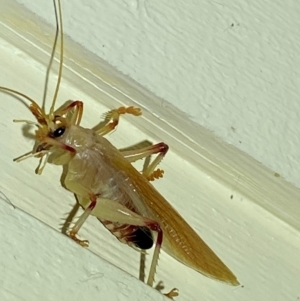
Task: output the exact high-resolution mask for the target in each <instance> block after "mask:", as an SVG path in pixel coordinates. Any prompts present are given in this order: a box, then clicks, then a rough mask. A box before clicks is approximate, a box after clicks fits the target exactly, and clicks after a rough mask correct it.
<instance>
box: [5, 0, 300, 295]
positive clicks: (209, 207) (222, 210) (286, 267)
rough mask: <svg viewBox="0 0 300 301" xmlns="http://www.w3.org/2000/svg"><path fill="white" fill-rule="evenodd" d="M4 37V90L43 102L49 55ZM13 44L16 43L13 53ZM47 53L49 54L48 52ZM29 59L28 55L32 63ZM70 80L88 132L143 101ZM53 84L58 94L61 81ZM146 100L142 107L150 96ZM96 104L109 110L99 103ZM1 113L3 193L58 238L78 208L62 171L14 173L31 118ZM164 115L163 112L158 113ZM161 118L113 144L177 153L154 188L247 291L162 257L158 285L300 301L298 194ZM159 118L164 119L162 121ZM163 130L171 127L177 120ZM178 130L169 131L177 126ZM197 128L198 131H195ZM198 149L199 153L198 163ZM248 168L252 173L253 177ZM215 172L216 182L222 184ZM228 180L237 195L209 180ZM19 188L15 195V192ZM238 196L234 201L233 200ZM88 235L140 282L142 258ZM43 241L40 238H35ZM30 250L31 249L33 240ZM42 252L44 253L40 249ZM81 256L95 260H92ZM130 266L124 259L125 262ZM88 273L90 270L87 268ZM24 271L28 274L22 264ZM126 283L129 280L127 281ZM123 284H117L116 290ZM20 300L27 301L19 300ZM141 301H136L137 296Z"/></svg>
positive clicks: (24, 166)
mask: <svg viewBox="0 0 300 301" xmlns="http://www.w3.org/2000/svg"><path fill="white" fill-rule="evenodd" d="M1 2H3V3H4V2H5V3H8V2H6V1H4V0H1V1H0V3H1ZM49 3H50V2H49ZM145 3H146V2H145ZM1 5H2V3H1ZM1 8H2V9H3V11H4V14H3V15H2V16H1V17H4V18H5V23H10V22H12V24H11V25H12V27H15V28H17V29H18V31H20V29H25V31H26V30H28V31H29V32H30V34H33V36H32V37H30V34H29V35H26V34H25V33H24V35H25V36H27V38H28V36H29V40H30V41H31V40H33V42H36V41H35V39H36V38H37V39H39V40H40V42H41V43H42V44H43V43H46V42H45V41H47V36H48V33H47V31H46V29H45V28H44V27H43V24H42V23H38V26H37V27H35V25H34V23H36V20H35V19H33V18H32V17H30V16H29V15H27V14H26V12H25V11H23V10H22V9H20V8H19V7H17V6H16V7H14V6H13V2H11V1H10V2H9V5H7V7H5V5H4V6H1ZM5 9H6V10H5ZM45 10H46V9H45ZM8 11H9V13H8ZM49 11H52V8H51V7H49ZM49 11H48V13H49ZM20 16H21V17H20ZM0 32H1V35H3V37H4V40H1V43H0V45H1V48H0V51H1V55H0V57H1V67H2V72H1V73H0V82H1V85H2V84H3V85H7V86H10V87H14V88H15V89H17V90H19V91H22V92H24V93H27V94H30V95H31V96H32V97H34V98H36V99H40V98H41V95H42V87H43V77H44V73H45V69H44V67H45V65H46V64H47V55H45V54H44V53H43V52H42V51H41V50H40V49H36V48H35V47H34V46H31V45H30V44H26V43H25V42H24V41H23V40H22V39H21V37H18V36H15V35H14V34H13V33H9V31H7V32H6V29H4V28H1V31H0ZM51 38H52V36H50V37H49V38H48V41H47V42H49V41H51ZM6 40H9V43H8V42H7V41H6ZM46 44H47V43H46ZM49 44H51V42H49ZM70 45H72V44H70ZM15 46H17V47H15ZM44 46H45V45H44ZM72 46H73V48H72V50H74V51H75V52H76V51H79V50H78V49H79V48H76V45H75V46H74V45H72ZM45 48H46V49H47V45H46V46H45ZM24 51H26V52H28V53H30V55H32V56H33V58H32V57H30V56H28V55H27V54H26V53H25V52H24ZM67 55H68V53H67ZM78 55H79V57H80V58H81V57H82V53H81V52H79V53H78ZM89 58H90V57H87V58H86V59H85V58H81V61H80V63H81V65H82V66H83V67H85V66H87V65H88V64H89V61H88V59H89ZM41 62H42V63H41ZM71 63H72V62H67V65H68V66H69V65H70V64H71ZM96 63H99V62H95V66H96ZM97 66H98V65H97ZM103 70H105V67H103ZM85 71H86V70H84V69H82V70H81V74H84V72H85ZM106 71H107V70H106ZM99 72H100V71H99ZM103 73H104V71H103ZM101 75H102V74H101ZM64 78H65V81H64V83H63V85H62V89H61V94H60V100H61V101H60V103H63V101H64V100H65V99H70V98H71V99H78V98H79V99H83V100H84V101H85V111H84V118H83V120H84V125H86V126H91V125H93V124H95V122H96V121H97V120H99V116H100V115H101V113H102V112H105V111H107V110H108V108H111V107H116V106H117V105H118V104H119V103H126V104H135V103H136V102H137V101H139V97H138V96H139V94H138V93H137V94H134V93H136V91H134V90H132V88H131V87H130V86H126V85H125V86H124V82H122V81H121V80H119V79H118V78H116V77H115V76H114V74H113V73H109V72H107V74H105V75H103V78H104V79H105V80H107V82H109V83H111V82H113V83H114V84H116V83H117V84H118V81H119V86H122V85H123V86H122V89H123V90H122V89H120V90H122V91H126V89H127V93H124V92H123V94H122V93H119V94H118V93H117V92H118V91H117V89H116V87H115V86H112V87H110V88H111V89H109V88H108V87H106V86H105V85H103V83H102V82H101V80H103V78H101V80H98V81H94V80H92V81H91V82H89V81H86V80H85V78H78V77H77V76H76V74H73V73H72V72H70V71H68V70H66V72H65V76H64ZM51 79H52V85H53V82H54V81H55V77H52V78H51ZM50 95H51V91H50ZM142 96H143V97H144V95H142ZM99 99H100V100H101V101H102V102H103V103H105V104H103V103H100V102H99V101H98V100H99ZM146 100H147V99H146ZM149 100H153V104H152V105H153V106H155V105H156V102H157V101H158V100H157V99H154V98H151V97H149V98H148V101H149ZM0 105H1V107H0V112H1V121H0V136H1V139H2V141H5V143H2V144H1V153H2V156H1V160H0V162H1V163H0V166H1V168H2V173H1V177H0V183H1V189H0V190H1V191H3V192H5V193H6V195H8V197H9V198H10V199H11V200H12V201H13V202H14V203H15V204H17V205H18V206H20V207H21V208H23V209H24V210H26V211H28V212H30V213H31V214H32V215H34V216H35V217H37V218H38V219H40V220H42V221H43V222H45V223H47V224H49V225H50V226H51V227H53V228H55V229H58V228H59V224H60V223H61V219H62V218H63V217H64V214H66V213H68V212H69V211H70V204H74V199H73V197H72V195H71V194H70V193H68V192H66V191H65V190H64V189H63V188H62V187H61V186H60V184H59V177H60V174H61V170H60V169H59V168H57V167H54V166H48V167H47V168H46V170H45V173H44V174H43V176H42V177H37V176H36V175H34V173H33V169H34V167H35V164H36V162H35V160H28V161H25V162H22V163H20V164H15V163H12V161H11V159H12V158H13V157H16V156H18V155H19V154H22V153H23V152H25V151H27V150H29V149H30V148H31V147H32V142H31V141H29V140H28V139H25V138H24V137H22V135H21V134H20V132H21V130H20V126H18V125H16V124H12V122H11V120H12V119H13V118H30V117H31V116H30V114H29V113H28V111H27V110H26V109H25V107H24V106H22V105H21V104H20V103H19V102H17V101H16V100H15V99H14V98H12V97H10V96H8V95H3V94H1V102H0ZM146 107H147V105H146ZM149 107H150V105H149ZM162 108H165V109H166V110H164V111H163V112H161V111H160V110H162ZM165 111H166V112H165ZM151 112H153V110H151ZM154 112H157V115H156V116H154V117H153V116H152V115H151V113H149V112H147V110H146V111H145V116H144V117H143V118H136V119H131V118H129V119H128V118H127V119H126V120H122V123H121V125H120V127H119V128H118V131H116V132H115V133H114V135H111V136H110V137H109V138H110V140H111V141H113V142H114V143H116V144H117V145H119V146H120V147H124V146H126V145H128V144H132V143H134V142H139V141H141V140H144V139H149V140H151V141H156V142H157V141H159V140H160V139H163V140H165V141H167V142H168V143H169V144H170V146H171V150H174V151H176V153H175V152H170V154H168V156H167V158H166V159H165V160H164V162H163V168H164V169H165V170H166V177H165V178H164V179H163V180H161V181H157V182H156V183H155V185H156V187H158V189H159V190H160V191H161V192H162V194H163V195H164V196H165V197H166V198H167V199H168V200H170V202H171V203H172V204H174V206H175V207H176V208H177V209H178V210H179V212H180V213H182V214H183V216H184V217H185V218H186V219H187V220H188V221H189V222H190V223H191V225H192V226H193V227H194V228H195V229H196V231H197V232H198V233H200V234H201V236H202V237H203V238H204V239H205V241H207V243H208V244H209V245H210V246H211V247H212V248H213V249H214V250H215V251H216V253H217V254H219V255H220V257H221V258H222V259H223V260H224V261H225V262H226V263H227V264H228V266H229V267H230V268H232V270H233V271H234V272H235V273H236V275H237V276H238V279H239V281H240V282H241V284H243V285H244V287H243V288H242V287H240V288H232V287H228V286H224V285H222V284H220V283H217V282H215V281H211V280H210V279H207V278H205V277H202V276H201V275H199V274H197V273H194V272H193V271H191V270H190V269H188V268H186V267H184V266H182V265H181V264H179V263H177V262H176V261H174V260H173V259H172V258H170V257H169V256H168V255H167V254H165V253H162V255H161V260H160V264H159V269H158V275H157V279H158V280H159V279H162V280H164V281H165V283H166V286H167V289H169V288H171V287H173V286H176V287H178V288H179V289H180V292H181V295H180V299H179V300H189V301H190V300H197V299H198V298H199V296H201V299H203V300H224V301H226V300H239V301H240V300H241V301H242V300H245V301H246V300H247V301H250V300H251V301H252V300H256V299H257V298H258V297H259V298H260V299H261V300H296V299H297V297H299V279H298V277H296V276H295V275H299V272H300V270H299V269H300V255H299V252H298V250H299V248H300V237H299V221H298V220H299V219H298V217H299V214H298V213H299V206H298V207H297V206H296V205H297V203H296V200H297V196H298V195H299V191H298V190H296V189H293V188H292V187H290V186H289V185H287V184H286V183H284V181H282V179H281V178H274V175H273V173H271V172H270V171H269V170H266V169H264V168H263V167H262V166H259V165H257V164H256V163H255V162H254V163H253V162H252V161H251V160H250V158H248V157H244V156H243V155H242V154H240V153H239V152H237V151H234V150H233V149H230V148H228V147H227V146H226V145H222V144H220V142H219V141H217V140H214V138H213V136H212V135H211V136H209V135H208V136H205V133H203V132H202V130H201V129H198V128H197V129H196V130H197V131H198V130H199V132H196V134H199V136H200V135H201V137H202V138H203V137H206V138H205V139H203V140H201V144H203V149H202V148H201V149H199V147H198V144H197V141H196V142H195V141H190V143H189V142H187V141H185V138H186V137H188V138H190V137H194V139H195V136H193V135H192V134H194V133H189V132H186V133H185V132H184V131H185V130H187V129H189V127H188V126H187V125H186V124H184V125H185V126H187V127H184V128H183V129H182V131H183V134H185V136H183V137H181V136H180V135H179V132H176V131H175V130H174V133H176V135H175V134H174V133H173V132H172V131H171V130H170V127H169V128H168V127H167V126H166V124H164V123H166V122H165V120H161V119H162V118H165V116H166V114H167V115H168V113H169V117H172V114H174V120H171V121H172V122H174V123H175V122H178V119H177V118H179V115H178V116H177V115H176V116H175V114H176V113H177V112H176V111H174V110H173V109H172V108H171V107H169V106H168V104H167V103H165V102H163V101H162V102H161V104H160V106H159V110H154ZM157 116H158V117H160V118H155V117H157ZM161 116H163V117H161ZM171 119H172V118H171ZM166 120H167V121H169V120H170V118H169V119H168V118H167V119H166ZM172 122H170V124H171V125H172ZM151 123H153V124H152V126H150V125H151ZM135 125H136V126H137V127H136V126H135ZM188 125H189V124H188ZM177 126H178V123H177ZM190 126H193V124H191V125H190ZM159 127H161V129H160V130H158V128H159ZM172 135H174V137H172ZM176 138H177V139H178V140H181V141H183V142H184V143H185V144H186V145H185V147H181V148H179V149H178V144H179V143H177V144H176V143H175V142H174V140H176ZM213 147H214V148H215V149H216V152H217V153H218V154H219V156H220V157H218V156H213V155H214V153H213V154H211V153H209V151H212V148H213ZM198 149H199V153H196V151H197V150H198ZM2 150H3V152H2ZM225 150H226V151H225ZM193 151H194V153H193ZM205 151H206V152H205ZM222 151H224V152H225V153H226V154H227V155H228V156H229V157H230V159H232V158H234V159H236V161H234V160H233V163H234V164H236V165H226V164H228V163H226V162H223V161H222V158H224V157H222V156H221V155H222ZM227 152H228V153H227ZM207 153H208V155H207ZM191 154H193V155H191ZM231 157H232V158H231ZM239 160H240V161H239ZM198 161H199V162H198ZM195 162H196V163H195ZM205 163H207V164H205ZM238 163H239V164H238ZM239 166H242V172H241V170H239V169H238V168H239ZM247 166H248V168H246V167H247ZM199 167H204V168H203V169H202V168H199ZM214 168H215V169H214ZM216 172H219V174H217V176H216ZM226 172H228V173H226ZM253 175H255V177H256V178H255V177H254V176H253ZM226 176H228V177H229V178H230V177H231V178H232V179H234V180H232V181H231V182H230V181H229V183H231V186H230V188H226V187H225V186H223V185H222V183H219V182H216V181H215V180H214V179H213V178H212V177H214V178H217V179H218V177H219V178H220V179H221V180H222V181H223V182H224V177H226ZM270 179H271V180H270ZM274 179H275V180H274ZM272 181H273V182H272ZM271 184H272V185H271ZM16 185H18V186H17V189H16ZM276 185H277V186H276ZM277 187H278V189H277ZM297 193H298V194H297ZM231 194H232V195H233V199H231V198H230V195H231ZM270 199H271V200H273V203H270ZM253 201H257V202H258V203H259V205H260V206H261V207H259V206H256V205H255V203H253ZM265 203H266V204H267V205H268V206H267V207H268V209H269V211H271V212H272V213H276V214H277V213H278V212H281V216H280V218H282V219H284V220H286V221H288V222H289V223H290V224H291V225H293V226H294V228H295V229H293V228H291V227H290V226H289V225H287V224H285V223H284V222H282V221H281V220H279V219H277V218H276V217H275V216H273V215H272V214H270V212H268V211H266V210H264V209H263V208H262V207H264V204H265ZM284 205H286V207H287V208H286V211H284V210H282V207H280V206H284ZM293 206H294V207H293ZM272 209H273V210H272ZM0 214H1V215H2V214H3V217H2V216H1V217H0V220H4V217H11V218H12V220H13V223H15V222H14V219H13V216H11V215H9V214H8V213H7V211H5V210H2V207H1V210H0ZM277 215H278V214H277ZM285 215H286V216H285ZM31 219H33V218H31ZM30 223H34V227H35V229H37V232H36V233H41V236H42V238H43V235H45V236H46V232H44V227H43V225H41V224H40V223H35V221H30ZM5 224H8V225H9V221H7V222H6V219H5ZM19 230H20V228H14V227H10V226H8V227H7V226H6V227H4V226H3V227H1V228H0V236H1V238H2V237H7V236H9V237H10V236H11V237H14V235H15V233H14V232H15V231H19ZM27 232H28V230H27V229H26V228H25V229H24V231H23V230H22V235H26V233H27ZM51 233H53V240H52V239H51V240H50V238H49V241H50V243H51V244H52V245H53V244H54V245H55V244H57V243H58V242H57V241H58V240H59V238H58V240H56V238H55V236H56V235H57V236H58V237H60V239H62V240H65V243H66V244H67V246H69V245H73V244H72V243H71V242H70V241H69V240H68V238H66V237H63V236H61V235H60V234H59V233H56V232H55V234H54V232H53V231H52V232H51ZM47 235H50V234H47ZM81 235H82V237H84V238H87V239H89V240H90V242H91V245H90V250H92V251H93V252H95V253H96V254H98V255H99V256H101V257H103V258H105V259H107V260H108V261H110V262H112V263H113V264H115V265H117V266H118V267H120V268H121V269H124V270H126V271H128V272H129V273H130V274H131V275H137V272H136V270H137V266H138V256H137V253H136V252H135V251H134V250H131V249H130V248H128V247H126V246H124V245H121V244H120V243H118V242H117V241H116V240H115V239H114V238H113V237H112V236H111V235H109V233H107V232H106V231H105V230H104V229H103V228H102V227H100V225H99V223H98V222H97V221H96V220H95V219H90V220H89V221H88V223H87V225H86V226H85V229H84V231H82V233H81ZM36 236H37V238H38V235H36ZM12 239H13V238H12ZM6 241H7V240H4V244H3V246H5V247H7V245H5V242H6ZM17 243H18V239H17V241H16V244H17ZM27 243H28V244H29V245H30V243H31V239H30V240H29V241H27ZM37 244H39V242H37ZM41 244H43V242H42V241H41ZM3 246H2V247H3ZM75 247H76V246H75ZM28 248H29V246H28ZM57 248H59V249H61V250H60V251H64V250H66V252H68V251H67V249H64V244H63V243H61V244H59V245H58V246H57ZM66 248H67V247H66ZM76 248H77V247H76ZM77 249H78V248H77ZM7 250H11V247H10V246H9V245H8V247H7V248H6V249H5V251H4V252H3V253H4V254H7V253H8V251H7ZM13 251H15V250H14V248H13V249H12V252H13ZM35 252H39V250H38V249H34V248H33V249H32V254H33V255H32V256H36V254H35ZM80 252H87V253H88V251H87V250H82V251H80ZM37 254H38V253H37ZM57 254H59V252H58V251H55V252H53V253H50V254H49V255H44V257H43V259H44V260H45V261H47V260H48V257H47V256H49V260H53V258H56V256H57ZM59 256H61V255H59ZM0 258H1V265H3V266H4V264H5V269H3V270H6V269H7V266H11V267H12V275H13V276H12V277H16V278H17V279H22V277H24V273H25V274H26V273H31V270H32V263H31V261H30V260H28V259H27V258H24V259H23V260H22V264H24V267H23V268H22V269H18V268H17V267H16V266H15V265H13V264H12V263H10V262H9V261H8V259H6V258H8V257H6V256H1V257H0ZM124 258H126V259H125V260H124ZM73 261H78V262H79V263H78V264H81V261H82V258H81V253H80V254H77V255H76V257H75V256H74V259H73ZM101 262H102V261H101ZM101 262H100V261H99V262H95V266H96V267H95V269H98V268H99V269H100V267H99V266H100V265H101ZM83 264H87V263H86V262H83ZM20 266H21V267H22V265H21V264H20ZM170 267H171V268H170ZM60 269H61V270H60V272H61V273H63V268H62V267H61V268H60ZM72 271H73V273H72ZM72 271H71V274H70V277H74V278H75V279H78V278H76V277H78V274H81V270H80V269H79V268H78V269H77V267H75V268H73V270H72ZM47 272H48V273H49V279H51V278H52V277H55V273H56V271H52V270H51V269H50V267H49V270H48V271H47ZM50 275H52V276H50ZM53 275H54V276H53ZM113 277H115V275H114V274H112V277H111V279H112V278H113ZM118 277H119V275H116V279H119V278H118ZM120 277H123V274H121V276H120ZM8 279H9V278H8ZM102 279H103V281H105V278H101V279H100V280H99V281H101V280H102ZM70 280H71V279H70ZM72 281H73V280H72ZM75 281H76V280H75ZM116 281H117V283H120V282H119V281H118V280H116ZM96 282H97V280H96ZM0 283H1V282H0ZM75 283H76V282H75ZM95 285H97V284H95ZM136 285H137V286H139V285H141V286H142V284H140V283H139V282H133V283H132V286H134V287H135V286H136ZM142 287H144V286H142ZM80 289H81V287H80V285H78V286H76V287H75V288H74V290H76V291H79V292H80ZM139 289H140V288H136V291H137V292H139ZM113 290H114V293H115V294H118V295H117V296H116V297H115V299H117V300H134V297H133V296H132V297H131V296H128V297H127V296H126V288H125V289H124V287H123V286H122V285H120V286H118V287H116V288H115V289H113ZM23 292H24V298H25V300H30V297H31V291H30V289H26V290H25V289H24V290H23ZM65 293H66V295H65V296H66V297H65V299H64V300H70V299H68V295H67V293H68V290H66V292H65ZM119 293H120V295H119ZM87 294H88V293H87ZM114 296H115V295H114ZM22 297H23V296H22ZM43 297H45V296H43ZM85 298H86V299H91V300H92V299H93V297H92V295H91V296H89V295H86V296H85ZM107 298H109V300H110V296H109V295H107ZM156 299H157V298H155V299H154V300H156ZM10 300H11V299H10ZM16 300H22V299H20V298H19V299H17V298H16ZM72 300H73V299H72ZM107 300H108V299H107ZM112 300H114V299H112ZM136 300H139V296H138V294H137V295H136Z"/></svg>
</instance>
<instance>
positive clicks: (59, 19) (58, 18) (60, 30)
mask: <svg viewBox="0 0 300 301" xmlns="http://www.w3.org/2000/svg"><path fill="white" fill-rule="evenodd" d="M53 3H54V9H55V18H56V24H57V25H56V35H55V42H54V46H53V51H52V53H51V60H50V66H51V64H52V62H53V59H54V55H55V49H56V45H57V40H58V34H59V33H60V56H59V70H58V79H57V83H56V88H55V92H54V96H53V100H52V105H51V108H50V112H49V117H50V119H53V117H52V115H53V113H54V108H55V104H56V99H57V95H58V91H59V87H60V82H61V77H62V68H63V59H64V53H63V50H64V33H63V21H62V11H61V3H60V0H57V4H58V5H56V1H55V0H53ZM47 77H48V74H47Z"/></svg>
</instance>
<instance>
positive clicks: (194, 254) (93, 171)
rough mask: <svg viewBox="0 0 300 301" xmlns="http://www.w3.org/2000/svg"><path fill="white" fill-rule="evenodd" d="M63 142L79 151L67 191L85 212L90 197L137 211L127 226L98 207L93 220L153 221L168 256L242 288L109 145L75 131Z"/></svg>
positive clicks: (85, 132) (74, 128) (70, 167)
mask: <svg viewBox="0 0 300 301" xmlns="http://www.w3.org/2000/svg"><path fill="white" fill-rule="evenodd" d="M60 141H61V142H63V143H64V144H68V145H70V146H74V145H76V147H75V149H76V154H75V155H74V157H73V158H71V159H70V161H69V162H68V172H67V175H66V178H65V185H66V187H67V188H68V189H69V190H70V191H72V192H74V193H75V194H76V195H77V196H78V198H79V200H80V204H81V205H82V206H83V207H84V208H86V207H87V206H88V205H89V203H90V199H89V197H88V195H89V194H90V193H93V194H95V195H101V198H105V199H107V200H110V201H111V202H117V203H119V204H120V205H122V206H125V207H126V208H128V209H129V210H131V211H133V214H132V215H130V211H126V213H127V214H129V215H126V217H125V216H124V218H125V220H123V218H122V214H116V212H115V211H113V212H110V210H107V211H106V208H105V207H103V206H101V205H96V207H95V208H94V209H93V211H92V213H91V214H92V215H95V216H96V217H98V218H99V219H100V220H101V221H104V220H107V216H108V215H110V216H111V215H116V220H117V221H118V222H119V223H128V224H130V222H131V223H132V224H134V223H139V222H140V221H143V219H142V218H141V219H139V218H136V216H135V214H138V215H140V216H141V217H144V218H147V219H150V220H154V221H156V222H158V223H159V225H160V226H161V228H162V230H163V235H164V238H163V243H162V248H163V249H164V250H165V251H166V252H167V253H168V254H170V255H171V256H173V257H174V258H176V259H177V260H179V261H181V262H182V263H184V264H186V265H187V266H189V267H191V268H193V269H195V270H196V271H198V272H200V273H202V274H204V275H205V276H208V277H211V278H215V279H217V280H220V281H224V282H227V283H229V284H232V285H237V284H238V282H237V280H236V277H235V276H234V275H233V274H232V273H231V272H230V270H229V269H228V268H227V267H226V266H225V265H224V264H223V263H222V262H221V261H220V259H219V258H218V257H217V256H216V255H214V256H213V255H212V254H214V253H213V252H212V250H211V249H210V248H209V247H208V246H207V245H206V244H205V243H204V242H203V240H202V239H201V238H200V237H199V236H198V235H197V234H196V233H195V231H194V230H193V229H192V228H191V227H190V226H189V225H188V224H187V223H186V222H185V220H184V219H183V218H182V217H181V216H180V215H179V214H178V213H177V212H176V211H175V210H174V208H173V207H172V206H171V205H170V204H169V203H168V202H167V201H166V200H165V199H164V198H163V197H162V196H161V194H159V193H158V192H157V190H156V189H155V188H154V187H153V186H152V185H151V183H149V181H148V180H147V179H146V178H145V177H144V176H142V175H141V174H140V173H139V172H138V171H137V170H136V169H135V168H134V167H133V166H132V164H131V163H130V162H129V161H128V160H126V159H125V158H124V157H123V155H122V153H121V152H120V151H119V150H118V149H116V148H115V147H114V146H113V145H112V144H111V143H110V142H109V141H108V140H106V139H105V138H104V137H102V136H99V135H97V134H95V132H93V131H92V130H90V129H84V128H82V127H79V126H71V127H70V128H69V129H68V131H67V133H65V136H64V138H62V139H60ZM57 159H59V157H58V158H57ZM54 163H55V161H54ZM120 208H121V207H120ZM120 208H119V209H120ZM115 209H116V208H113V209H112V210H115ZM120 210H121V209H120ZM110 219H113V218H112V217H110Z"/></svg>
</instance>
